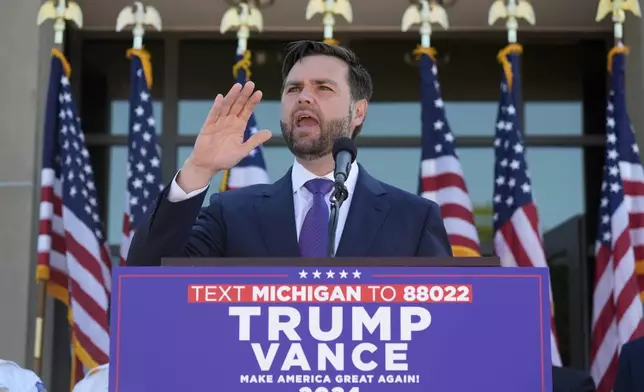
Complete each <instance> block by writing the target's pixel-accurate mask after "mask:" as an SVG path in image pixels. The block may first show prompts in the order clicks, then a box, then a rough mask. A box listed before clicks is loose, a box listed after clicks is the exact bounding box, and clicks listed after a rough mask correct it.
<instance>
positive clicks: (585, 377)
mask: <svg viewBox="0 0 644 392" xmlns="http://www.w3.org/2000/svg"><path fill="white" fill-rule="evenodd" d="M552 392H595V382H594V381H593V379H592V377H590V375H589V374H588V373H586V372H584V371H581V370H578V369H573V368H568V367H558V366H553V367H552Z"/></svg>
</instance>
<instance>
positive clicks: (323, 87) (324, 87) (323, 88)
mask: <svg viewBox="0 0 644 392" xmlns="http://www.w3.org/2000/svg"><path fill="white" fill-rule="evenodd" d="M320 88H321V89H322V90H328V91H332V90H331V88H330V87H327V86H320Z"/></svg>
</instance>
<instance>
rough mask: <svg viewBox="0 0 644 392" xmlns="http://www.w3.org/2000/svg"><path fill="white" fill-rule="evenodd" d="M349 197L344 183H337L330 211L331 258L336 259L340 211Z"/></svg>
mask: <svg viewBox="0 0 644 392" xmlns="http://www.w3.org/2000/svg"><path fill="white" fill-rule="evenodd" d="M347 197H349V191H348V190H347V187H346V186H345V185H344V181H336V183H335V189H334V190H333V193H332V194H331V200H330V201H331V206H330V211H329V250H328V254H329V257H335V251H336V249H335V232H336V230H337V228H338V211H339V210H340V207H341V206H342V203H344V201H345V200H346V199H347Z"/></svg>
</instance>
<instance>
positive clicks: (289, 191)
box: [127, 166, 452, 266]
mask: <svg viewBox="0 0 644 392" xmlns="http://www.w3.org/2000/svg"><path fill="white" fill-rule="evenodd" d="M169 188H170V187H169V186H168V187H166V188H165V189H164V190H163V191H162V192H161V194H160V195H159V198H158V200H157V202H156V204H155V206H154V208H152V209H150V211H149V215H148V219H146V220H144V221H143V222H142V223H141V224H138V225H137V227H136V232H135V235H134V237H133V239H132V243H131V244H130V249H129V254H128V257H127V264H128V265H136V266H157V265H160V264H161V259H162V258H166V257H299V256H301V255H300V250H299V246H298V243H297V232H296V228H295V212H294V208H293V188H292V184H291V170H289V171H288V172H287V173H286V174H285V175H284V177H282V178H281V179H279V180H277V181H276V182H275V183H273V184H261V185H252V186H248V187H244V188H240V189H235V190H231V191H227V192H222V193H217V194H213V195H212V196H211V198H210V205H208V206H207V207H202V205H203V201H204V197H205V192H203V193H202V194H200V195H198V196H195V197H192V198H190V199H187V200H184V201H180V202H177V203H172V202H170V201H168V200H167V194H168V191H169ZM336 256H337V257H369V256H373V257H414V256H418V257H434V256H443V257H451V256H452V250H451V247H450V243H449V239H448V237H447V232H446V230H445V226H444V225H443V219H442V216H441V212H440V208H439V206H438V204H436V203H435V202H432V201H430V200H427V199H424V198H422V197H420V196H418V195H414V194H411V193H409V192H405V191H403V190H400V189H398V188H395V187H393V186H391V185H387V184H385V183H382V182H380V181H378V180H376V179H375V178H373V177H372V176H371V175H369V173H367V171H366V170H365V169H364V168H363V167H362V166H360V172H359V174H358V180H357V183H356V188H355V191H354V195H353V199H352V201H351V206H350V209H349V214H348V216H347V221H346V223H345V227H344V230H343V233H342V237H341V239H340V244H339V246H338V249H337V251H336Z"/></svg>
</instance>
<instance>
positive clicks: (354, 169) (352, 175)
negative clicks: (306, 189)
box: [291, 159, 359, 195]
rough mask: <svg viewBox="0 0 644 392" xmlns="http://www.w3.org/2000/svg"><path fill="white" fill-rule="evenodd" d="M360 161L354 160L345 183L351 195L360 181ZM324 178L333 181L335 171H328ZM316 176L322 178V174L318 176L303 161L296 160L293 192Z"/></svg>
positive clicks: (292, 177)
mask: <svg viewBox="0 0 644 392" xmlns="http://www.w3.org/2000/svg"><path fill="white" fill-rule="evenodd" d="M358 170H359V169H358V163H357V161H353V163H352V164H351V171H350V172H349V177H348V178H347V180H346V181H345V182H344V185H345V186H346V187H347V191H348V192H349V195H352V194H353V191H354V190H355V188H356V182H357V181H358ZM322 177H323V178H328V179H329V180H331V181H333V180H334V178H333V172H330V173H327V175H325V176H322ZM314 178H321V176H316V175H315V174H313V173H311V172H310V171H308V170H307V169H306V168H305V167H304V166H302V164H301V163H299V162H298V161H297V159H296V160H295V162H294V163H293V170H292V171H291V182H292V183H293V193H297V191H299V190H300V189H301V188H302V187H303V186H304V184H305V183H306V182H307V181H309V180H312V179H314Z"/></svg>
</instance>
